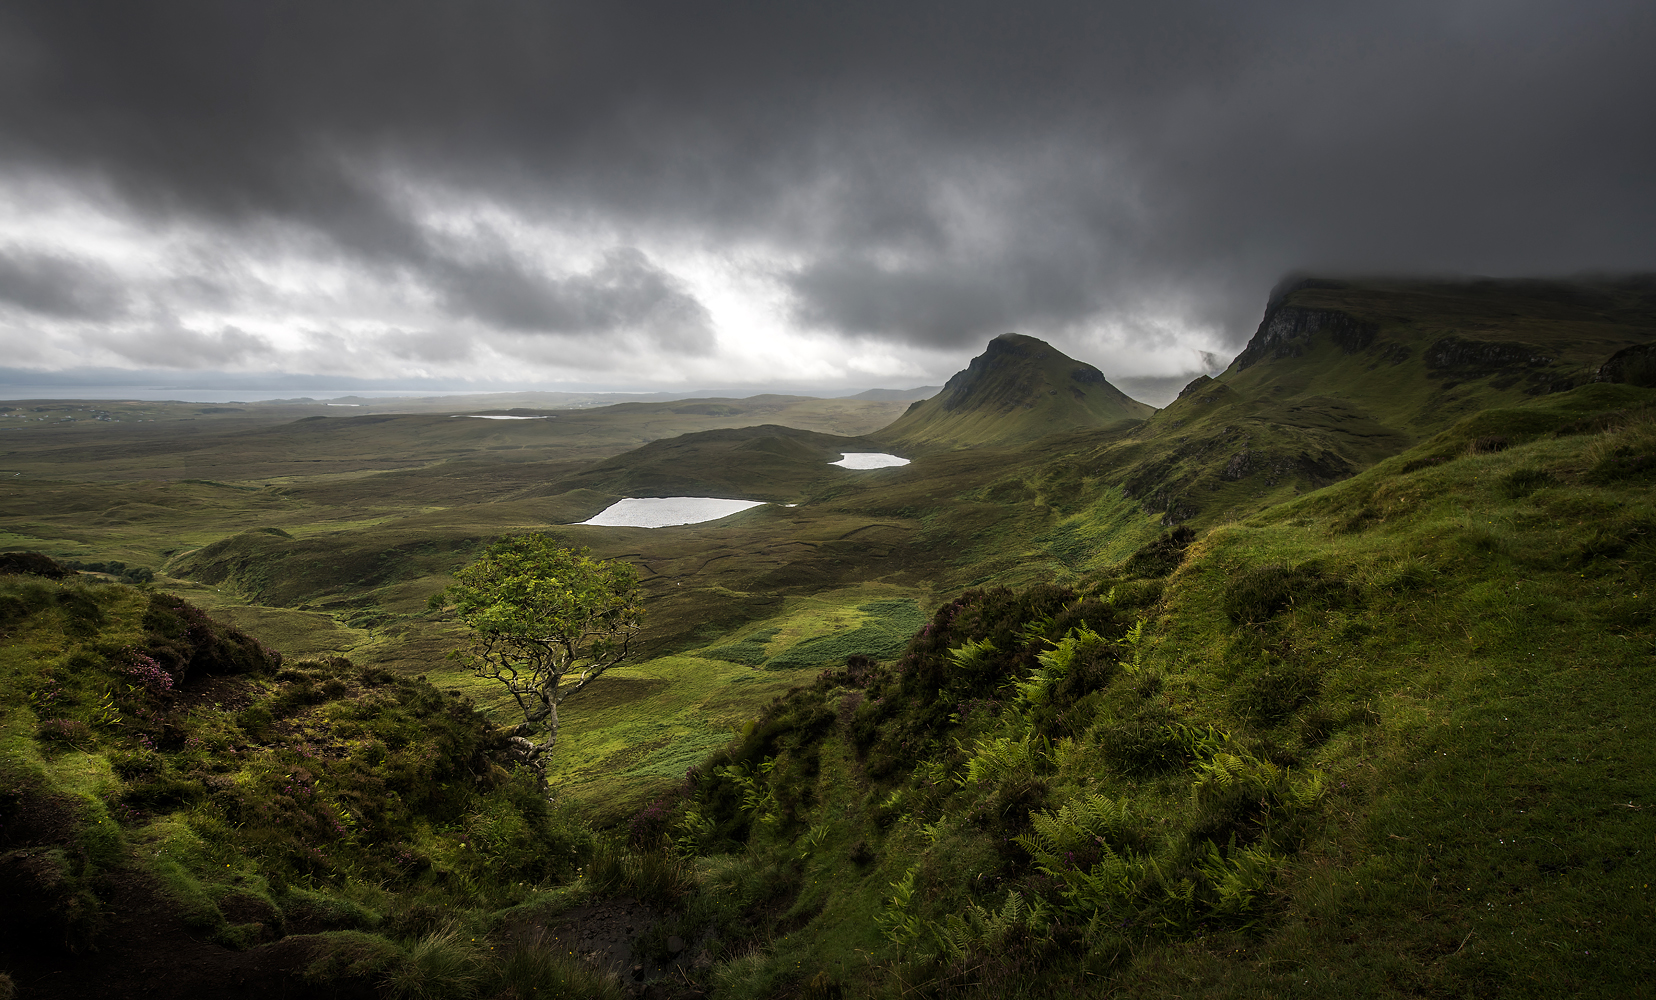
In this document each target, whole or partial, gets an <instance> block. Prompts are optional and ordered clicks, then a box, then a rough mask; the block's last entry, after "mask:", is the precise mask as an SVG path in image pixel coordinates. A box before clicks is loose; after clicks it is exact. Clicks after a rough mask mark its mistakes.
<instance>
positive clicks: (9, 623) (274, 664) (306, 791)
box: [0, 575, 594, 992]
mask: <svg viewBox="0 0 1656 1000" xmlns="http://www.w3.org/2000/svg"><path fill="white" fill-rule="evenodd" d="M0 619H3V620H0V746H3V753H0V895H4V896H5V899H4V905H0V922H3V924H4V927H3V928H0V931H3V932H4V940H5V942H6V943H5V944H4V945H0V970H7V969H10V970H14V971H15V970H31V971H33V972H36V973H39V972H42V970H47V971H50V970H51V969H53V968H56V967H57V966H58V965H61V964H62V963H64V962H66V961H68V960H67V959H65V958H63V957H61V956H63V955H64V954H65V953H66V952H79V953H82V954H83V957H82V958H81V959H78V960H77V961H76V963H75V965H74V968H79V969H82V970H83V974H85V975H95V974H96V970H98V968H99V966H98V963H99V961H100V959H99V958H98V957H97V956H98V955H105V956H110V955H114V956H119V955H120V954H122V953H123V950H124V948H125V945H124V942H123V941H122V940H121V939H120V937H119V935H121V934H123V933H130V931H124V930H122V928H123V927H125V926H126V925H125V924H124V923H123V922H122V921H120V920H118V919H116V917H117V916H118V915H119V909H118V908H119V907H122V906H130V905H133V902H134V900H144V899H158V900H159V903H158V904H154V905H159V906H160V912H161V913H164V914H166V915H167V916H166V920H168V921H176V922H178V933H180V934H188V935H193V936H196V937H202V938H207V939H210V940H212V941H216V942H218V943H219V944H221V945H224V946H227V947H229V948H231V949H237V948H247V947H252V946H257V945H259V944H261V943H264V942H271V941H276V940H278V939H283V938H285V937H287V936H291V935H305V934H316V933H318V932H344V931H350V932H353V933H368V934H378V935H389V936H390V937H391V938H404V939H407V940H410V941H415V940H418V939H420V936H421V935H425V934H429V933H435V932H441V931H442V930H443V929H444V928H445V927H448V926H450V925H452V924H453V922H454V921H456V920H459V919H468V920H475V919H480V916H474V917H468V916H467V914H473V915H481V914H486V913H487V912H488V911H489V910H492V909H497V908H500V907H505V906H512V905H517V904H521V903H524V902H526V901H530V900H533V899H535V898H536V897H537V894H539V893H544V892H545V890H546V889H547V888H548V887H553V886H558V885H562V884H565V883H568V882H569V881H570V880H572V879H573V878H574V875H575V872H576V870H577V868H578V867H579V866H580V865H581V864H582V863H583V862H584V861H585V860H586V859H587V858H589V857H590V855H591V851H592V847H593V843H594V841H593V838H592V835H591V834H590V833H589V832H587V831H586V830H585V829H583V828H581V827H579V826H576V825H574V824H573V823H572V822H571V821H570V820H569V819H568V818H567V817H566V816H565V815H564V814H563V813H562V812H560V811H558V810H556V809H555V808H554V807H553V806H551V805H550V804H549V803H548V801H547V800H546V799H545V797H544V796H543V795H542V794H540V793H539V791H538V789H537V787H536V784H535V781H534V778H533V776H532V775H531V774H529V773H527V772H526V771H524V770H523V769H521V768H519V767H517V766H516V765H515V763H514V762H513V760H512V758H511V756H510V754H509V753H508V752H507V744H506V743H505V740H504V738H503V737H502V735H501V734H500V733H498V732H496V731H495V730H494V729H493V728H492V727H491V726H490V725H488V724H487V723H486V722H485V721H484V720H483V719H482V717H481V716H479V715H478V714H477V713H475V712H474V711H473V710H472V708H471V707H470V705H469V704H467V703H465V702H463V701H461V700H460V699H458V698H457V697H454V696H450V695H445V694H444V693H442V692H440V691H438V690H436V689H435V688H433V687H432V686H431V685H429V684H427V683H425V682H424V681H423V680H415V679H409V678H404V677H398V676H394V675H392V674H390V673H387V672H384V671H378V670H372V669H362V668H358V667H356V666H354V665H352V664H351V663H350V662H349V661H347V660H344V659H332V660H322V661H305V662H297V663H284V662H282V660H281V658H280V657H279V656H277V655H276V654H274V653H272V652H270V651H269V650H267V649H265V648H264V647H262V646H261V645H260V644H259V643H258V642H257V641H256V640H254V639H252V638H251V637H249V636H247V635H246V634H244V633H241V632H239V631H237V630H235V629H232V628H228V627H226V626H224V625H222V624H220V623H218V622H216V621H214V620H213V619H212V618H210V617H209V616H207V615H206V614H204V613H203V612H201V611H200V610H199V609H197V608H194V607H192V606H191V605H189V604H186V603H185V602H183V601H180V600H178V599H177V598H174V597H171V596H169V595H165V594H159V593H145V592H140V591H135V590H132V589H130V588H127V587H123V586H119V585H107V584H101V583H88V582H83V581H82V580H77V579H74V578H73V577H70V578H68V579H65V580H61V581H60V580H52V579H49V578H44V577H40V576H37V575H4V576H0ZM143 905H152V904H148V903H145V904H143ZM169 926H171V924H169ZM295 940H298V939H295ZM306 940H307V941H310V939H306ZM342 940H343V939H342ZM378 940H381V944H380V945H375V946H374V947H376V948H380V949H381V950H382V951H385V950H386V949H389V950H388V951H386V952H385V953H386V954H387V955H391V956H393V958H395V961H394V962H392V965H391V966H386V967H385V968H391V967H396V968H401V966H400V965H397V963H399V962H403V961H404V958H403V957H400V956H402V952H401V951H400V950H399V946H397V945H395V944H393V943H391V941H389V940H383V939H378ZM330 942H333V939H332V938H326V937H324V938H317V939H315V940H314V941H310V943H308V944H306V945H305V946H304V947H303V948H300V949H298V950H297V951H290V952H284V954H289V955H290V957H291V956H295V955H296V956H298V957H299V958H303V956H304V955H305V954H308V953H312V952H317V953H318V954H320V953H323V952H326V953H330V954H331V953H332V952H330V951H329V949H330V948H333V947H334V944H337V943H338V942H333V943H332V944H331V943H330ZM340 947H345V946H344V945H340ZM351 947H355V946H354V945H353V946H351ZM318 949H320V952H318ZM346 950H347V951H349V950H350V949H349V948H347V949H346ZM370 950H371V951H372V950H373V949H370ZM226 954H228V953H226ZM364 954H366V953H364ZM85 955H92V956H93V957H91V958H87V957H84V956H85ZM108 961H115V959H114V958H110V959H108ZM295 961H297V959H295ZM330 961H331V960H330ZM341 961H344V960H343V959H341ZM363 961H367V959H366V958H363V959H361V961H359V960H358V959H351V960H350V961H347V962H345V964H344V965H343V966H341V969H342V970H345V971H340V973H339V974H340V975H344V976H346V977H347V978H350V976H352V975H357V974H358V973H360V974H361V975H368V976H369V979H373V978H374V977H376V976H379V975H381V974H382V973H383V972H384V971H385V969H384V968H381V966H382V965H383V964H384V963H383V962H380V960H378V959H375V960H374V962H370V963H369V965H373V967H374V968H375V969H379V970H380V971H379V972H372V973H371V974H370V971H364V970H367V969H368V966H367V965H363V966H362V968H361V969H358V970H357V972H350V971H349V970H348V969H346V967H347V966H349V967H350V968H356V966H358V965H361V962H363ZM480 961H483V960H482V959H480ZM525 961H528V959H525ZM537 961H538V960H537ZM315 962H322V966H319V967H318V968H320V969H322V971H318V972H314V974H315V975H323V974H325V973H326V968H323V967H328V968H331V966H328V962H326V961H323V960H322V959H320V958H318V959H315V960H314V961H312V960H310V959H306V960H305V961H304V962H301V963H300V966H295V967H294V969H292V970H290V971H293V973H294V974H295V975H299V974H300V973H301V972H302V971H303V968H309V967H310V965H313V964H315ZM376 962H378V963H379V964H374V963H376ZM307 963H309V964H307ZM289 964H290V965H291V964H292V963H291V962H290V963H289ZM336 964H337V963H336ZM531 964H533V963H531ZM484 965H485V966H486V965H487V961H484ZM301 966H302V967H303V968H301ZM88 970H90V971H88ZM103 971H104V972H108V970H103ZM73 978H74V974H73V973H68V974H65V978H64V982H66V983H67V982H69V981H70V980H72V979H73ZM54 981H56V980H54ZM64 989H66V990H70V991H71V992H72V989H73V988H72V986H65V987H64Z"/></svg>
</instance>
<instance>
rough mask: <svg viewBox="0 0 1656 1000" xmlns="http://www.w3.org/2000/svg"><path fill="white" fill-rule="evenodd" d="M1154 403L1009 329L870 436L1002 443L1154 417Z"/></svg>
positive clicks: (960, 444)
mask: <svg viewBox="0 0 1656 1000" xmlns="http://www.w3.org/2000/svg"><path fill="white" fill-rule="evenodd" d="M1153 412H1154V408H1153V407H1150V406H1146V405H1145V404H1143V403H1140V402H1138V401H1137V400H1135V399H1132V398H1130V397H1129V396H1127V395H1126V394H1125V393H1123V392H1122V391H1121V390H1119V389H1117V388H1116V387H1115V386H1113V385H1111V384H1110V383H1109V382H1108V381H1107V380H1106V379H1105V378H1104V376H1103V374H1101V373H1100V372H1099V370H1098V369H1097V368H1094V367H1093V366H1092V365H1089V364H1085V363H1082V362H1079V361H1076V360H1074V359H1073V358H1069V357H1065V356H1064V355H1063V354H1061V353H1060V352H1058V351H1057V350H1055V349H1054V348H1053V347H1052V346H1051V345H1049V344H1047V343H1046V342H1045V341H1041V340H1036V339H1035V338H1034V337H1025V336H1022V335H1020V334H1016V333H1006V334H1002V335H1001V336H999V337H996V338H995V339H994V340H991V341H990V342H989V348H988V350H986V351H984V352H983V353H982V354H980V355H978V356H977V357H975V358H973V359H972V363H971V364H970V365H968V366H967V367H966V368H965V369H964V370H963V371H960V372H958V373H956V375H955V376H954V377H953V378H951V379H949V381H948V383H947V384H945V385H944V386H943V390H942V391H941V392H939V393H938V394H937V395H935V396H932V397H931V398H930V399H925V400H922V401H920V402H918V403H915V404H914V405H912V406H910V407H909V408H908V410H907V411H906V412H905V413H904V414H903V415H902V416H901V417H899V418H898V419H897V421H896V422H895V423H893V424H892V425H891V426H889V427H886V428H884V429H883V430H881V431H879V432H878V433H877V434H875V435H873V436H874V438H875V439H876V440H879V441H882V442H885V443H886V444H888V445H892V446H895V447H908V448H921V449H926V448H929V449H934V450H935V449H940V448H974V447H984V446H999V447H1005V446H1008V445H1014V444H1018V443H1020V442H1024V441H1029V440H1033V439H1035V438H1039V437H1044V436H1046V435H1048V434H1054V433H1061V432H1066V431H1073V430H1077V429H1080V428H1087V427H1101V426H1105V425H1108V424H1112V423H1117V422H1120V421H1123V420H1133V419H1139V418H1143V417H1147V416H1149V415H1150V414H1151V413H1153Z"/></svg>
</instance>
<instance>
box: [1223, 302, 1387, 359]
mask: <svg viewBox="0 0 1656 1000" xmlns="http://www.w3.org/2000/svg"><path fill="white" fill-rule="evenodd" d="M1379 332H1380V328H1379V327H1378V326H1377V325H1375V324H1373V323H1369V322H1367V321H1365V320H1360V319H1358V318H1357V317H1355V316H1352V315H1350V314H1348V313H1343V312H1340V311H1339V310H1336V309H1307V308H1304V307H1301V306H1282V305H1273V306H1271V307H1270V308H1269V309H1267V310H1266V312H1265V318H1264V319H1262V320H1260V322H1259V329H1258V330H1257V331H1255V333H1254V335H1253V339H1252V340H1250V341H1248V346H1247V347H1246V348H1244V349H1243V350H1242V353H1241V354H1239V355H1237V356H1236V367H1237V369H1238V370H1241V369H1244V368H1247V367H1248V366H1249V365H1252V364H1256V363H1258V362H1260V361H1264V360H1267V359H1270V358H1297V357H1301V356H1303V355H1304V354H1305V352H1306V350H1307V349H1308V348H1310V346H1311V344H1312V342H1313V340H1314V339H1315V338H1316V337H1318V336H1324V337H1327V338H1328V339H1329V340H1331V341H1333V342H1334V343H1336V344H1338V345H1339V346H1340V347H1341V348H1342V349H1343V350H1344V351H1345V352H1346V353H1347V354H1356V353H1357V352H1358V351H1361V350H1364V349H1365V348H1367V347H1368V346H1369V345H1370V344H1372V343H1374V338H1375V336H1376V335H1377V334H1378V333H1379Z"/></svg>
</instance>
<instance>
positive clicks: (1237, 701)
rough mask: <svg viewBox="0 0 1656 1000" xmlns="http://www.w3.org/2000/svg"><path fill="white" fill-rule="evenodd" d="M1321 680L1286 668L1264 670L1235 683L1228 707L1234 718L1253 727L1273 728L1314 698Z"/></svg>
mask: <svg viewBox="0 0 1656 1000" xmlns="http://www.w3.org/2000/svg"><path fill="white" fill-rule="evenodd" d="M1319 686H1320V680H1319V679H1318V678H1317V677H1316V675H1314V674H1312V673H1310V672H1309V671H1306V670H1301V669H1298V668H1296V667H1291V666H1288V665H1286V664H1275V665H1272V666H1268V667H1265V668H1264V669H1262V670H1260V671H1258V672H1257V673H1254V674H1251V675H1250V676H1248V677H1245V678H1243V679H1242V680H1241V681H1239V682H1237V683H1236V684H1235V685H1234V686H1233V687H1232V689H1231V693H1230V697H1229V703H1230V706H1229V707H1230V710H1231V713H1232V714H1233V715H1235V716H1236V717H1237V718H1238V719H1241V720H1242V721H1244V722H1247V723H1250V724H1252V725H1256V726H1276V725H1280V724H1281V723H1283V722H1285V721H1287V719H1288V718H1289V717H1290V716H1292V715H1293V714H1294V712H1295V711H1297V710H1298V709H1299V707H1300V706H1301V705H1304V704H1305V703H1306V702H1308V701H1310V700H1311V699H1312V698H1314V697H1316V695H1317V691H1318V688H1319Z"/></svg>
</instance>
